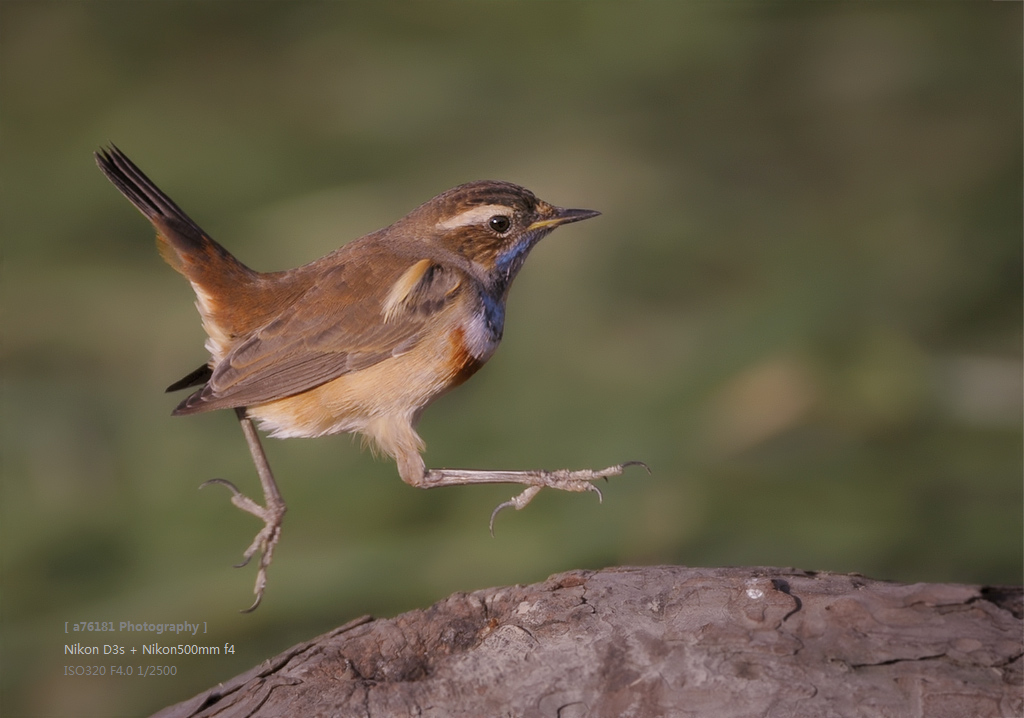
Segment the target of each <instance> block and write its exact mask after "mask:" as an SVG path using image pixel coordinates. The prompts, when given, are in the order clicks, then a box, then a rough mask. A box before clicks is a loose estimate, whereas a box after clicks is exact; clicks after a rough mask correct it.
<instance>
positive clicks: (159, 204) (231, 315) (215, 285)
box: [96, 145, 264, 388]
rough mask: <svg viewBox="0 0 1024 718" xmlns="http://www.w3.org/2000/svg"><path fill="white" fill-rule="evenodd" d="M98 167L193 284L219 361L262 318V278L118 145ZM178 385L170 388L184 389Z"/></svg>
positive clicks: (162, 251)
mask: <svg viewBox="0 0 1024 718" xmlns="http://www.w3.org/2000/svg"><path fill="white" fill-rule="evenodd" d="M96 164H97V165H99V168H100V169H101V170H102V171H103V174H105V175H106V176H107V178H108V179H109V180H110V181H111V182H112V183H113V184H114V186H115V187H117V189H119V190H120V191H121V194H123V195H124V196H125V197H126V198H128V201H130V202H131V203H132V204H133V205H135V207H136V209H138V210H139V211H140V212H142V214H143V215H144V216H145V217H146V218H147V219H148V220H149V221H150V222H152V223H153V226H154V227H155V228H156V231H157V246H158V247H159V249H160V254H161V255H162V256H163V258H164V259H165V260H166V261H167V263H168V264H170V265H171V266H172V267H174V268H175V269H176V270H177V271H179V272H180V273H181V274H183V275H185V277H186V278H187V279H188V280H189V282H190V283H191V284H192V289H194V290H195V293H196V298H197V299H198V302H197V305H198V307H199V313H200V314H201V315H202V318H203V328H204V329H206V333H207V334H208V335H209V337H210V341H208V342H207V348H208V349H209V350H210V353H211V354H212V356H213V359H214V360H219V359H221V358H222V357H223V356H224V355H225V354H226V353H227V352H228V351H229V349H230V346H231V343H232V337H235V336H239V335H244V334H245V333H247V332H249V331H251V330H252V328H253V325H254V323H256V322H259V321H262V320H263V319H264V317H263V316H262V313H261V312H260V307H261V305H262V301H261V300H262V299H263V298H264V297H263V294H264V293H263V289H264V287H263V284H262V283H261V282H260V277H261V275H260V274H259V273H257V272H254V271H253V270H251V269H249V268H248V267H246V266H245V265H244V264H242V263H241V262H239V261H238V260H237V259H235V258H234V256H232V254H231V253H230V252H228V251H227V250H226V249H224V248H223V247H222V246H220V245H219V244H217V243H216V242H214V241H213V240H212V239H211V238H210V237H209V235H207V234H206V233H205V232H203V230H202V229H200V228H199V225H197V224H196V223H195V222H193V221H192V219H191V218H190V217H189V216H188V215H187V214H185V213H184V212H183V211H182V210H181V208H180V207H178V205H176V204H175V203H174V202H173V201H171V199H170V197H168V196H167V195H166V194H164V193H163V192H162V191H160V188H158V187H157V186H156V185H155V184H153V182H152V180H150V179H149V178H148V177H146V175H145V174H143V173H142V170H140V169H139V168H138V167H136V166H135V164H134V163H133V162H132V161H131V160H130V159H128V157H127V156H125V154H124V153H123V152H121V150H119V149H117V147H115V146H114V145H111V146H110V147H109V148H107V149H105V150H100V151H99V152H97V153H96ZM240 309H242V310H244V311H240ZM190 378H194V379H196V382H195V383H196V384H199V383H202V381H205V379H206V377H202V381H200V378H201V377H200V376H199V374H198V373H195V375H189V377H186V379H190ZM182 381H184V380H182ZM179 384H181V382H178V383H177V384H175V385H173V386H175V387H176V388H184V386H185V385H182V386H178V385H179Z"/></svg>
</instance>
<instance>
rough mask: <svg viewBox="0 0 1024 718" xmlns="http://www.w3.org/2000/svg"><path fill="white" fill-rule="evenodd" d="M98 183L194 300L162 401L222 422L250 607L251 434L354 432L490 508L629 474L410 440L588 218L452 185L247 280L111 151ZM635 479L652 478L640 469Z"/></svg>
mask: <svg viewBox="0 0 1024 718" xmlns="http://www.w3.org/2000/svg"><path fill="white" fill-rule="evenodd" d="M95 159H96V163H97V165H98V166H99V168H100V170H102V172H103V173H104V174H105V175H106V177H107V179H109V180H110V182H111V183H112V184H113V185H114V186H115V187H116V188H117V189H118V190H120V192H121V194H123V195H124V196H125V197H126V198H127V199H128V201H129V202H131V203H132V204H133V205H134V206H135V208H136V209H138V210H139V211H140V212H141V213H142V215H143V216H144V217H145V218H146V219H148V220H149V221H150V223H152V225H153V227H154V228H155V230H156V241H157V248H158V250H159V252H160V254H161V256H162V257H163V258H164V260H165V261H166V262H167V263H168V264H170V265H171V267H173V268H174V269H175V270H177V271H178V272H179V273H181V274H182V275H184V277H185V278H186V279H187V280H188V281H189V283H190V284H191V285H192V289H193V290H194V291H195V295H196V307H197V308H198V310H199V314H200V317H201V319H202V324H203V328H204V330H205V332H206V335H207V340H206V343H205V348H206V350H207V351H208V352H209V359H208V360H207V361H206V363H204V364H203V365H201V366H200V367H199V368H197V369H196V370H195V371H193V372H191V373H189V374H188V375H186V376H185V377H183V378H182V379H180V380H178V381H176V382H174V383H173V384H171V385H170V386H169V387H167V391H168V392H173V391H178V390H182V389H193V391H192V392H191V393H190V394H189V395H188V396H187V397H186V398H185V399H184V400H183V401H181V403H179V404H178V405H177V407H176V408H175V409H174V411H173V415H175V416H187V415H191V414H198V413H202V412H207V411H213V410H217V409H232V410H234V412H235V414H236V416H237V418H238V421H239V422H240V424H241V428H242V433H243V435H244V437H245V439H246V442H247V444H248V448H249V451H250V453H251V454H252V459H253V462H254V464H255V466H256V472H257V474H258V476H259V479H260V484H261V487H262V490H263V503H262V504H260V503H258V502H257V501H255V500H253V499H251V498H249V497H248V496H246V495H245V494H243V493H242V492H241V491H240V490H239V489H238V488H237V487H236V486H235V484H234V483H232V482H230V481H228V480H226V479H221V478H217V479H210V480H209V481H207V482H204V484H203V485H204V486H205V485H208V484H221V485H223V486H226V487H227V489H228V490H229V491H230V492H231V501H232V503H233V504H234V505H235V506H237V507H238V508H240V509H241V510H242V511H245V512H247V513H249V514H252V515H254V516H256V517H257V518H259V519H260V520H262V521H263V527H262V528H261V529H260V531H259V532H258V533H257V534H256V537H255V538H254V540H253V541H252V543H251V544H250V545H249V547H248V548H247V549H246V550H245V551H244V553H243V560H242V562H241V563H240V564H238V566H239V567H241V566H244V565H246V564H247V563H249V561H250V560H251V559H252V557H253V556H254V555H256V554H257V553H258V554H259V555H260V559H259V568H258V571H257V576H256V581H255V585H254V587H253V593H254V594H255V600H254V601H253V603H252V605H251V606H250V607H249V608H247V609H245V610H244V611H243V612H249V611H253V610H255V609H256V608H257V607H258V606H259V605H260V603H261V601H262V599H263V594H264V591H265V589H266V586H267V571H268V569H269V567H270V564H271V561H272V559H273V553H274V548H275V547H276V545H277V543H278V541H279V539H280V536H281V527H282V523H283V519H284V514H285V511H286V505H285V502H284V499H283V497H282V494H281V492H280V490H279V488H278V486H277V482H276V481H275V479H274V475H273V473H272V471H271V469H270V465H269V463H268V461H267V458H266V455H265V453H264V451H263V447H262V445H261V443H260V439H259V434H258V433H257V425H258V427H259V429H260V430H262V431H264V432H265V433H267V434H268V435H269V436H271V437H277V438H292V437H317V436H325V435H330V434H337V433H345V432H347V433H354V434H359V435H362V436H363V437H365V438H367V439H368V440H369V443H370V444H371V445H372V446H373V447H374V448H375V449H376V450H379V452H381V453H383V454H385V455H387V456H390V457H392V458H393V459H394V460H395V462H396V464H397V467H398V473H399V476H400V477H401V479H402V480H403V481H404V482H405V483H407V484H409V485H411V486H414V487H419V488H435V487H441V486H455V485H467V484H489V483H511V484H519V485H523V486H525V488H524V489H523V491H522V492H521V493H519V494H518V495H516V496H514V497H513V498H511V499H509V500H508V501H505V502H503V503H501V504H499V505H498V506H497V507H496V508H495V509H494V511H493V512H492V514H491V520H490V527H491V533H492V534H493V531H494V518H495V516H496V515H497V514H498V512H499V511H501V510H502V509H505V508H514V509H517V510H518V509H522V508H524V507H525V506H526V505H527V504H529V503H530V501H531V500H532V499H533V498H534V497H535V496H536V495H537V494H538V493H539V492H540V490H541V489H543V488H546V487H547V488H553V489H561V490H564V491H575V492H584V491H593V492H596V493H597V494H598V498H599V499H600V498H601V492H600V489H598V487H597V486H595V485H594V482H595V481H597V480H599V479H607V478H608V477H611V476H618V475H620V474H622V473H623V470H624V469H625V468H626V467H628V466H632V465H641V466H643V467H644V468H645V469H647V466H646V464H643V462H639V461H627V462H624V463H621V464H616V465H614V466H609V467H607V468H604V469H600V470H591V469H580V470H568V469H558V470H553V471H551V470H532V471H487V470H474V469H428V468H426V464H425V462H424V460H423V458H422V452H423V451H424V449H425V443H424V442H423V440H422V439H421V438H420V436H419V435H418V434H417V433H416V429H415V427H416V424H417V422H418V420H419V418H420V415H421V414H422V412H423V410H424V409H425V408H426V407H427V405H429V404H430V403H431V402H432V401H433V400H435V399H437V398H438V397H439V396H441V395H442V394H444V393H445V392H447V391H449V390H451V389H453V388H455V387H457V386H458V385H460V384H461V383H463V382H464V381H466V380H467V379H468V378H469V377H470V376H472V375H473V374H474V373H475V372H476V371H477V370H478V369H480V367H481V366H483V364H484V363H485V362H486V361H487V360H488V359H490V358H491V356H492V355H493V354H494V351H495V349H496V348H497V347H498V344H499V342H500V341H501V339H502V334H503V331H504V324H505V306H506V300H507V298H508V294H509V288H510V286H511V284H512V281H513V280H514V279H515V277H516V275H517V273H518V272H519V270H520V268H521V267H522V266H523V263H524V261H525V260H526V258H527V255H528V254H529V253H530V250H531V249H533V247H534V246H535V245H536V244H537V243H538V242H539V241H540V240H541V239H542V238H543V237H545V236H546V235H547V234H549V233H550V232H551V231H552V230H554V229H555V228H557V227H560V226H562V225H565V224H570V223H573V222H579V221H582V220H586V219H590V218H592V217H596V216H598V215H599V214H600V213H599V212H597V211H594V210H589V209H563V208H560V207H556V206H554V205H551V204H549V203H547V202H545V201H543V200H541V199H539V198H538V197H537V196H536V195H534V194H533V193H532V192H531V191H529V190H528V189H525V188H523V187H520V186H518V185H515V184H512V183H509V182H502V181H494V180H483V181H474V182H469V183H467V184H462V185H459V186H457V187H455V188H453V189H450V190H448V191H446V192H443V193H441V194H439V195H437V196H436V197H434V198H433V199H431V200H429V201H427V202H425V203H424V204H422V205H420V206H419V207H417V208H416V209H414V210H412V211H411V212H409V213H408V214H407V215H406V216H404V217H402V218H401V219H399V220H398V221H397V222H395V223H394V224H392V225H390V226H388V227H385V228H383V229H380V230H377V231H375V232H371V233H370V234H367V235H365V236H363V237H361V238H359V239H355V240H353V241H350V242H348V243H346V244H343V245H342V246H341V247H340V248H339V249H337V250H335V251H333V252H331V253H329V254H327V255H325V256H324V257H321V258H320V259H317V260H315V261H313V262H311V263H309V264H306V265H303V266H300V267H297V268H295V269H289V270H285V271H277V272H257V271H254V270H252V269H250V268H249V267H247V266H246V265H244V264H243V263H242V262H240V261H239V260H238V259H236V258H235V257H234V256H233V255H232V254H231V253H230V252H228V250H226V249H225V248H224V247H223V246H221V245H220V244H218V243H217V242H215V241H214V240H213V239H212V238H211V237H210V236H209V235H208V234H206V232H204V231H203V230H202V229H200V227H199V226H198V225H197V224H196V223H195V222H194V221H193V220H192V219H191V218H190V217H189V216H188V215H187V214H185V212H183V211H182V210H181V208H179V207H178V205H176V204H175V203H174V202H173V201H172V200H171V199H170V198H169V197H168V196H167V195H166V194H164V193H163V192H162V191H161V190H160V189H159V188H158V187H157V186H156V185H155V184H154V183H153V182H152V181H151V180H150V179H149V178H148V177H147V176H146V175H145V174H143V173H142V171H141V170H140V169H139V168H138V167H137V166H136V165H135V164H134V163H133V162H132V161H131V160H130V159H129V158H128V157H127V156H126V155H125V154H124V153H123V152H122V151H121V150H119V149H118V148H117V147H116V146H115V145H113V144H110V145H109V146H107V147H105V148H101V149H100V150H98V151H97V152H96V153H95ZM647 471H648V472H649V471H650V470H649V469H647Z"/></svg>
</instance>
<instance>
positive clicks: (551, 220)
mask: <svg viewBox="0 0 1024 718" xmlns="http://www.w3.org/2000/svg"><path fill="white" fill-rule="evenodd" d="M551 209H552V212H551V216H549V217H545V218H544V219H538V220H537V221H536V222H534V223H533V224H531V225H530V226H529V227H527V228H526V231H528V232H530V231H533V230H536V229H548V230H551V229H554V228H555V227H558V226H559V225H563V224H569V223H570V222H579V221H581V220H584V219H590V218H591V217H596V216H597V215H599V214H601V213H600V212H598V211H597V210H594V209H562V208H561V207H552V208H551Z"/></svg>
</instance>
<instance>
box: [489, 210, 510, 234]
mask: <svg viewBox="0 0 1024 718" xmlns="http://www.w3.org/2000/svg"><path fill="white" fill-rule="evenodd" d="M487 226H488V227H490V228H491V229H493V230H494V231H495V232H497V233H498V234H504V233H505V232H507V231H508V228H509V227H511V226H512V220H511V219H509V218H508V217H506V216H505V215H503V214H496V215H494V216H493V217H491V218H490V219H489V220H487Z"/></svg>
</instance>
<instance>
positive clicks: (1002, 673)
mask: <svg viewBox="0 0 1024 718" xmlns="http://www.w3.org/2000/svg"><path fill="white" fill-rule="evenodd" d="M1021 618H1022V589H1021V588H1020V587H1012V588H993V587H981V586H969V585H962V584H925V583H919V584H900V583H889V582H885V581H875V580H871V579H867V578H864V577H862V576H858V575H839V574H828V573H814V572H808V571H799V570H795V569H789V568H705V569H701V568H684V567H677V566H652V567H643V568H610V569H605V570H602V571H570V572H568V573H562V574H558V575H556V576H552V577H551V578H550V579H548V580H547V581H545V582H544V583H540V584H535V585H532V586H511V587H505V588H491V589H486V590H483V591H476V592H473V593H469V594H455V595H453V596H451V597H449V598H447V599H445V600H443V601H441V602H440V603H437V604H435V605H434V606H432V607H430V608H428V609H426V610H422V611H411V612H409V613H405V614H403V615H401V616H398V617H396V618H391V619H377V620H373V619H371V618H369V617H366V618H361V619H357V620H355V621H352V622H350V623H348V624H346V625H345V626H341V627H340V628H337V629H335V630H333V631H331V632H329V633H327V634H324V635H322V636H320V637H318V638H315V639H313V640H311V641H309V642H307V643H303V644H300V645H298V646H295V647H293V648H291V649H289V650H287V651H285V652H284V653H282V654H281V655H279V656H277V657H276V658H273V659H271V660H268V661H266V662H265V663H263V664H261V665H260V666H257V667H256V668H254V669H252V670H250V671H248V672H247V673H244V674H242V675H240V676H238V677H236V678H234V679H232V680H230V681H228V682H227V683H224V684H222V685H219V686H217V687H216V688H212V689H210V690H208V691H205V692H203V693H201V694H199V695H198V696H196V697H195V698H192V699H191V700H188V701H185V702H183V703H179V704H178V705H176V706H172V707H170V708H167V709H165V710H163V711H161V712H160V713H158V714H157V716H159V717H160V718H182V717H184V716H195V717H198V716H219V717H226V716H259V717H266V718H269V717H271V716H304V717H315V716H340V717H347V716H445V717H450V718H455V717H462V716H465V717H467V718H469V717H473V718H478V717H480V716H528V717H532V716H552V717H554V716H558V717H560V718H570V717H580V716H609V717H615V718H618V717H620V716H634V717H636V718H644V717H646V716H715V717H716V718H717V717H730V716H786V717H795V718H798V717H800V716H808V717H811V716H813V717H814V718H821V717H823V716H828V717H832V716H836V717H838V716H893V717H896V716H898V717H900V718H904V717H906V716H928V717H929V718H943V717H945V716H950V717H951V718H952V717H956V718H963V717H965V716H969V717H971V718H975V717H981V716H1021V715H1024V687H1022V680H1024V676H1022V658H1021V656H1022V653H1024V640H1022V621H1021Z"/></svg>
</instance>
